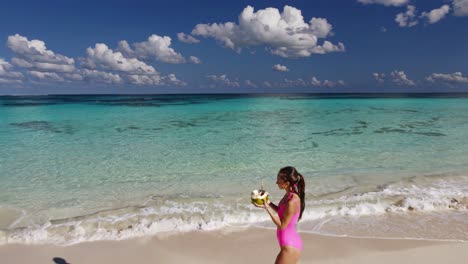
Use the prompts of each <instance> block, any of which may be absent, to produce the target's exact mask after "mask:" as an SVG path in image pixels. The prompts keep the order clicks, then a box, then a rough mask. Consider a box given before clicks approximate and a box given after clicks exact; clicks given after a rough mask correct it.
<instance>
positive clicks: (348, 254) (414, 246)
mask: <svg viewBox="0 0 468 264" xmlns="http://www.w3.org/2000/svg"><path fill="white" fill-rule="evenodd" d="M302 238H303V240H304V251H303V254H302V257H301V260H300V263H336V264H338V263H400V264H402V263H412V264H415V263H424V264H431V263H434V264H435V263H447V264H448V263H450V264H456V263H460V264H461V263H466V260H467V259H468V243H466V242H442V241H441V242H439V241H423V240H407V239H374V238H372V239H370V238H348V237H330V236H321V235H313V234H302ZM277 253H278V245H277V242H276V237H275V232H274V231H273V230H268V229H253V228H247V229H245V230H242V231H237V232H230V231H228V230H223V231H215V232H202V231H199V232H191V233H185V234H178V235H172V236H167V237H151V238H139V239H132V240H124V241H99V242H85V243H79V244H75V245H71V246H52V245H14V244H10V245H3V246H0V260H1V263H2V264H20V263H21V264H27V263H35V264H47V263H49V264H50V263H70V264H78V263H86V264H95V263H96V264H111V263H112V264H126V263H158V264H164V263H170V264H178V263H181V264H182V263H274V260H275V257H276V255H277ZM64 261H65V262H64Z"/></svg>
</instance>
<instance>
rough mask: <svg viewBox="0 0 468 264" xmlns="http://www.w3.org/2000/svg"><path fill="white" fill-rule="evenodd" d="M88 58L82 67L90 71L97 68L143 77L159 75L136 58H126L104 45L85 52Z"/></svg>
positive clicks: (101, 44)
mask: <svg viewBox="0 0 468 264" xmlns="http://www.w3.org/2000/svg"><path fill="white" fill-rule="evenodd" d="M86 52H87V54H88V57H87V58H86V59H85V60H84V63H83V66H84V67H86V68H90V69H96V68H97V67H100V68H103V69H107V70H113V71H119V72H126V73H134V74H144V75H158V74H159V73H158V72H157V71H156V70H155V69H154V68H153V66H150V65H148V64H146V63H144V62H143V61H140V60H138V59H136V58H126V57H124V56H123V54H122V53H121V52H118V51H113V50H112V49H109V47H107V45H106V44H103V43H97V44H96V45H95V46H94V48H91V47H89V48H88V49H87V50H86Z"/></svg>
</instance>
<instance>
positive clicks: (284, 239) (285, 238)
mask: <svg viewBox="0 0 468 264" xmlns="http://www.w3.org/2000/svg"><path fill="white" fill-rule="evenodd" d="M292 195H293V193H292V192H290V193H289V196H288V199H287V200H286V201H284V202H283V200H284V199H283V200H282V201H281V202H280V203H279V204H278V215H279V217H280V219H282V218H283V214H284V210H285V209H286V204H287V203H288V201H289V200H290V199H291V197H292ZM293 201H294V203H295V204H297V200H296V199H294V200H293ZM300 212H301V210H300V209H298V210H297V212H296V213H295V214H294V216H293V217H292V218H291V221H290V222H289V224H288V226H286V228H284V229H283V230H281V229H280V228H279V227H278V228H277V229H276V237H277V238H278V242H279V245H280V247H284V246H290V247H295V248H297V249H299V251H301V250H302V239H301V237H300V236H299V234H298V233H297V231H296V223H297V220H298V219H299V214H300Z"/></svg>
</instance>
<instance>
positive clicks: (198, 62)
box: [190, 56, 202, 64]
mask: <svg viewBox="0 0 468 264" xmlns="http://www.w3.org/2000/svg"><path fill="white" fill-rule="evenodd" d="M190 62H191V63H194V64H201V63H202V61H201V60H200V59H199V58H197V57H195V56H190Z"/></svg>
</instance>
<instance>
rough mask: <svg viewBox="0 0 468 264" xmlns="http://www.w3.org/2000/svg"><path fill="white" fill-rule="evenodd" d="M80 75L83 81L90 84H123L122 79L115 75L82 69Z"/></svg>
mask: <svg viewBox="0 0 468 264" xmlns="http://www.w3.org/2000/svg"><path fill="white" fill-rule="evenodd" d="M81 74H82V76H83V79H84V80H86V81H90V82H102V83H109V84H120V83H122V82H123V79H122V78H121V77H120V75H119V74H117V73H111V72H103V71H98V70H89V69H83V70H82V71H81Z"/></svg>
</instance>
